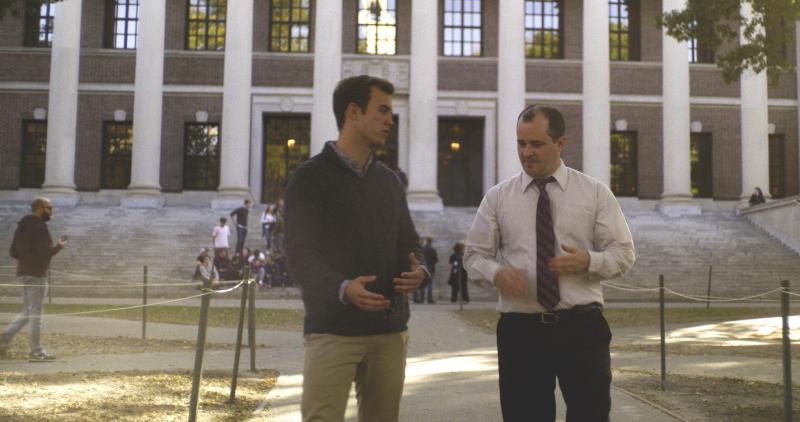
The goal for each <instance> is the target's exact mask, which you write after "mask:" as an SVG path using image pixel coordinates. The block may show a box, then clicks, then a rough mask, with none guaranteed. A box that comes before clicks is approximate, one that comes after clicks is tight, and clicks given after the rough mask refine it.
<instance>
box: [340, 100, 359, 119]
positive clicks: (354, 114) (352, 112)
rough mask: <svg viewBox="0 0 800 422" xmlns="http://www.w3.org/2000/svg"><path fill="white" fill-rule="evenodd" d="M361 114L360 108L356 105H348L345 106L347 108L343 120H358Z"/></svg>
mask: <svg viewBox="0 0 800 422" xmlns="http://www.w3.org/2000/svg"><path fill="white" fill-rule="evenodd" d="M361 114H363V113H362V112H361V107H359V106H358V104H356V103H350V104H348V105H347V108H346V109H345V111H344V116H345V119H355V118H358V116H359V115H361Z"/></svg>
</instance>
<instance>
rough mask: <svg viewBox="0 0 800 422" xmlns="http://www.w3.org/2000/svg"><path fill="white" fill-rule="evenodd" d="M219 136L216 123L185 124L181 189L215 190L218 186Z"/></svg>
mask: <svg viewBox="0 0 800 422" xmlns="http://www.w3.org/2000/svg"><path fill="white" fill-rule="evenodd" d="M219 153H220V137H219V125H217V124H193V123H192V124H187V125H186V143H185V145H184V162H183V189H184V190H216V189H217V187H218V186H219Z"/></svg>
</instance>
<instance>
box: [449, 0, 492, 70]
mask: <svg viewBox="0 0 800 422" xmlns="http://www.w3.org/2000/svg"><path fill="white" fill-rule="evenodd" d="M442 40H443V42H444V52H443V53H444V55H445V56H467V57H469V56H480V55H481V54H483V53H482V52H481V0H444V37H443V39H442Z"/></svg>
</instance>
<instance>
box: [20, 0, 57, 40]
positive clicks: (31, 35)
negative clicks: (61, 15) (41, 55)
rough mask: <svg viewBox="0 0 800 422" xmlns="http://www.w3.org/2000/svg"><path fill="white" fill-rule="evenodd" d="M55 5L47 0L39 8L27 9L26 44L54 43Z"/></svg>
mask: <svg viewBox="0 0 800 422" xmlns="http://www.w3.org/2000/svg"><path fill="white" fill-rule="evenodd" d="M54 13H55V6H54V5H52V4H50V1H49V0H45V1H44V2H43V3H42V5H41V6H39V7H38V9H36V8H34V9H33V10H31V9H30V8H28V10H27V19H26V21H27V22H26V30H25V45H26V46H28V47H50V46H51V45H52V44H53V17H54V16H55V15H54Z"/></svg>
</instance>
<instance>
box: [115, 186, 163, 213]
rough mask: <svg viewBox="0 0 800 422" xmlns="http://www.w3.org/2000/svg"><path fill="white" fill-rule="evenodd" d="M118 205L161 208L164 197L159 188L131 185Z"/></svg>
mask: <svg viewBox="0 0 800 422" xmlns="http://www.w3.org/2000/svg"><path fill="white" fill-rule="evenodd" d="M119 205H120V206H121V207H123V208H163V207H164V198H163V197H162V196H161V189H159V188H156V187H149V186H148V187H145V186H131V187H129V188H128V192H127V193H125V196H123V197H122V200H120V204H119Z"/></svg>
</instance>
